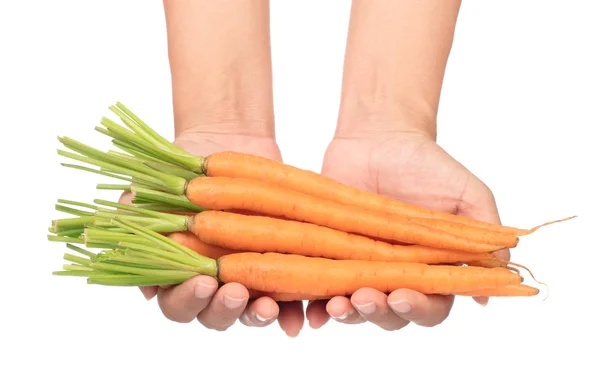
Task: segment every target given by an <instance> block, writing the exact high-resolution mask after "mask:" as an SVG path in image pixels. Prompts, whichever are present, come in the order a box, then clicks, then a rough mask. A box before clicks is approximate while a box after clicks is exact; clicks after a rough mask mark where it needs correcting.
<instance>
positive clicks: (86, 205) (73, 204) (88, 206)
mask: <svg viewBox="0 0 600 377" xmlns="http://www.w3.org/2000/svg"><path fill="white" fill-rule="evenodd" d="M57 202H58V203H60V204H68V205H71V206H76V207H83V208H89V209H93V210H94V211H97V210H98V206H95V205H93V204H89V203H84V202H77V201H74V200H68V199H58V200H57Z"/></svg>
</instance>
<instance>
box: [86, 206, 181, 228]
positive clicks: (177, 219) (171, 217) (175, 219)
mask: <svg viewBox="0 0 600 377" xmlns="http://www.w3.org/2000/svg"><path fill="white" fill-rule="evenodd" d="M94 203H96V204H101V205H105V206H108V207H113V208H117V209H122V210H126V211H132V212H137V213H141V214H143V215H146V216H150V217H154V218H157V219H162V220H165V221H167V222H170V223H172V224H173V230H171V232H177V231H183V230H187V223H188V216H183V215H175V214H172V213H163V212H159V211H152V210H148V209H144V208H137V207H135V206H131V205H128V204H121V203H115V202H111V201H109V200H102V199H96V200H94Z"/></svg>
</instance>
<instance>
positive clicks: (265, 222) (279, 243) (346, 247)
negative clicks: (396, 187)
mask: <svg viewBox="0 0 600 377" xmlns="http://www.w3.org/2000/svg"><path fill="white" fill-rule="evenodd" d="M187 227H188V230H189V231H191V232H192V233H194V234H195V235H196V237H198V238H199V239H200V241H202V242H203V243H207V244H210V245H215V246H219V247H221V248H224V249H231V250H237V251H238V252H258V253H265V252H277V253H282V254H297V255H304V256H308V257H324V258H330V259H353V260H372V261H384V262H418V263H427V264H454V263H469V262H473V261H480V260H488V259H493V258H495V257H494V256H493V255H492V254H490V253H476V252H465V251H458V250H446V249H435V248H429V247H425V246H419V245H392V244H389V243H386V242H382V241H377V240H373V239H370V238H368V237H364V236H360V235H356V234H349V233H346V232H342V231H339V230H335V229H330V228H326V227H323V226H319V225H315V224H310V223H303V222H298V221H291V220H282V219H275V218H271V217H266V216H251V215H242V214H237V213H230V212H221V211H204V212H200V213H198V214H196V215H194V216H193V217H190V219H189V221H188V226H187Z"/></svg>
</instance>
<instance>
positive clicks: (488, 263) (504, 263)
mask: <svg viewBox="0 0 600 377" xmlns="http://www.w3.org/2000/svg"><path fill="white" fill-rule="evenodd" d="M469 264H471V265H474V266H479V267H488V268H494V267H504V268H507V269H509V270H511V271H514V272H516V273H517V274H519V275H521V274H520V271H519V268H521V269H523V270H525V271H527V273H528V274H529V275H530V276H531V278H532V279H533V280H534V281H535V282H536V283H537V284H539V285H543V286H544V287H545V288H546V292H547V294H546V296H545V297H544V299H543V300H542V301H545V300H546V298H548V295H549V291H550V287H549V286H548V284H546V283H544V282H542V281H540V280H538V279H536V277H535V276H534V275H533V272H532V271H531V269H530V268H528V267H527V266H525V265H522V264H519V263H515V262H513V261H510V260H507V259H502V258H498V257H496V256H494V258H493V259H486V260H478V261H474V262H472V263H469Z"/></svg>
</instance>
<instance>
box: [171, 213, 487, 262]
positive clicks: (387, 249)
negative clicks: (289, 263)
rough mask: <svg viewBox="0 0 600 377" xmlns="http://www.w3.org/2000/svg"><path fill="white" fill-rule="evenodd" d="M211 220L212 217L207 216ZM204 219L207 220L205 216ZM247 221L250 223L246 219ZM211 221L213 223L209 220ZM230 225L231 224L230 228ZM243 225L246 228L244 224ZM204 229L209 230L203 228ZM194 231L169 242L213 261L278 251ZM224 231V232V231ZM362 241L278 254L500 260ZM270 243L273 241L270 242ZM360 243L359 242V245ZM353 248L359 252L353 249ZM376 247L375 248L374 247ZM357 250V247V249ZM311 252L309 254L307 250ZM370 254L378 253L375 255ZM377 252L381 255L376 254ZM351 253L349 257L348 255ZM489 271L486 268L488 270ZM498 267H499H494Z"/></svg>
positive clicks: (391, 259) (388, 259)
mask: <svg viewBox="0 0 600 377" xmlns="http://www.w3.org/2000/svg"><path fill="white" fill-rule="evenodd" d="M208 216H209V217H210V216H212V213H211V214H209V215H208ZM202 217H206V215H203V216H202ZM216 217H218V219H217V221H218V222H221V221H225V220H223V219H221V218H223V217H227V216H223V215H216ZM245 220H247V221H249V220H248V219H247V218H245ZM208 221H212V220H208ZM229 225H231V224H229ZM242 225H243V224H242ZM212 226H214V227H217V228H219V224H215V225H212ZM248 226H249V227H252V226H253V225H252V224H248ZM202 227H206V225H203V226H202ZM194 229H195V230H194V231H195V232H197V233H198V234H199V235H200V237H199V236H196V234H194V233H193V232H191V231H185V232H175V233H171V234H170V235H169V238H171V239H172V240H174V241H175V242H178V243H179V244H181V245H183V246H185V247H187V248H189V249H192V250H194V251H195V252H197V253H198V254H200V255H204V256H205V257H209V258H212V259H218V258H220V257H221V256H223V255H227V254H231V253H239V252H247V251H253V252H269V251H271V252H273V250H275V249H274V248H272V247H270V248H269V247H267V248H262V249H261V248H260V247H259V246H256V247H255V248H254V250H247V249H244V247H243V245H239V244H237V243H236V245H237V246H236V247H237V249H230V248H226V247H221V246H218V245H220V244H228V245H231V244H232V240H230V239H229V238H231V234H232V233H226V234H223V235H214V234H213V237H215V238H212V237H209V236H206V235H205V234H204V231H205V229H206V228H202V229H201V226H198V225H196V223H195V222H194ZM221 229H223V228H222V227H221ZM224 231H225V232H230V230H227V229H224ZM201 238H202V239H205V240H209V242H213V243H216V244H211V243H207V242H205V241H203V240H202V239H201ZM354 238H360V239H361V241H362V242H363V244H362V246H361V245H358V244H357V242H353V243H349V244H348V245H347V246H346V247H344V245H340V246H339V247H338V248H328V249H326V250H321V251H319V250H317V249H314V248H312V249H311V248H309V247H307V248H306V249H300V250H298V249H297V250H296V251H294V252H285V251H277V252H280V253H282V254H298V255H305V256H314V257H326V258H331V259H355V260H378V261H383V262H412V263H427V264H457V263H469V264H473V263H482V264H483V262H484V261H488V260H489V261H490V262H491V261H495V260H496V259H497V257H495V256H494V255H492V254H489V253H472V252H468V251H457V250H441V249H434V248H430V247H425V246H418V245H409V246H403V245H391V244H388V243H385V242H381V241H371V240H368V239H364V238H363V237H360V236H358V237H356V236H354V235H351V239H354ZM239 242H241V243H242V244H244V243H246V242H254V241H251V239H250V238H247V239H246V240H242V239H240V240H239ZM269 242H271V241H269ZM359 242H360V241H359ZM353 245H354V248H355V249H356V250H354V249H353ZM373 245H374V246H373ZM357 246H358V247H357ZM360 247H362V248H364V249H363V250H364V252H363V251H361V249H360ZM307 249H308V250H307ZM370 250H376V251H375V252H373V251H370ZM377 250H378V251H377ZM349 252H350V254H349ZM486 267H487V266H486ZM494 267H497V266H494Z"/></svg>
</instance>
